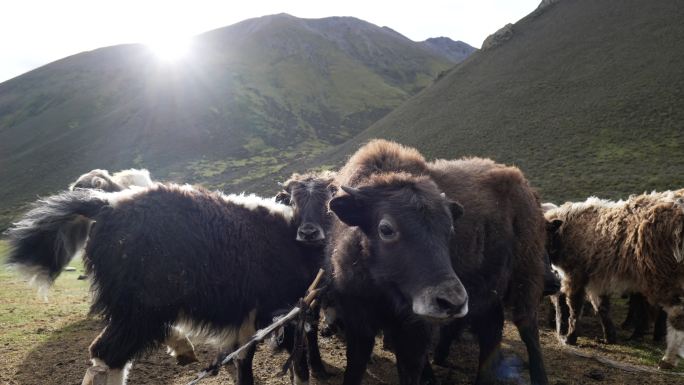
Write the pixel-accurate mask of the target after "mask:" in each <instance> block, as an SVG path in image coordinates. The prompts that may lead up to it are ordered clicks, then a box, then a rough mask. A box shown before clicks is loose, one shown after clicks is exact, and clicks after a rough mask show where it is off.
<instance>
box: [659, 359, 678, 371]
mask: <svg viewBox="0 0 684 385" xmlns="http://www.w3.org/2000/svg"><path fill="white" fill-rule="evenodd" d="M674 368H675V365H674V364H673V363H671V362H668V361H665V360H660V362H659V363H658V369H661V370H672V369H674Z"/></svg>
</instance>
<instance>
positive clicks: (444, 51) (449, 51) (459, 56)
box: [420, 36, 477, 63]
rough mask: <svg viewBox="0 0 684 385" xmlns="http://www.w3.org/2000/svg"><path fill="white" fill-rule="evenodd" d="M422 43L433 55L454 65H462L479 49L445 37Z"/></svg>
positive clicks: (433, 38) (430, 39)
mask: <svg viewBox="0 0 684 385" xmlns="http://www.w3.org/2000/svg"><path fill="white" fill-rule="evenodd" d="M420 43H421V44H422V45H423V46H425V47H426V48H427V49H429V50H430V51H432V52H433V53H435V54H437V55H442V56H445V57H447V58H449V59H450V60H451V61H452V62H453V63H460V62H462V61H463V60H465V59H466V58H467V57H468V56H470V55H471V54H472V53H473V52H475V51H477V48H475V47H472V46H471V45H469V44H468V43H464V42H462V41H460V40H459V41H453V40H451V39H449V38H448V37H444V36H442V37H432V38H429V39H427V40H425V41H422V42H420Z"/></svg>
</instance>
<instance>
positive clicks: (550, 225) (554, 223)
mask: <svg viewBox="0 0 684 385" xmlns="http://www.w3.org/2000/svg"><path fill="white" fill-rule="evenodd" d="M562 224H563V221H561V220H560V219H554V220H551V221H546V231H547V232H548V233H549V234H554V233H555V232H556V231H558V229H560V227H561V225H562Z"/></svg>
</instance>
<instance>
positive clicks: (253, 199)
mask: <svg viewBox="0 0 684 385" xmlns="http://www.w3.org/2000/svg"><path fill="white" fill-rule="evenodd" d="M223 199H225V200H226V202H230V203H234V204H236V205H240V206H242V207H244V208H246V209H249V210H252V211H254V210H256V209H257V208H259V207H262V208H265V209H266V210H268V211H269V212H270V213H271V214H273V215H278V216H281V217H283V218H285V220H287V221H288V222H289V221H291V220H292V217H293V215H294V214H293V211H292V207H290V206H288V205H284V204H281V203H278V202H276V201H275V198H262V197H260V196H258V195H254V194H249V195H246V194H245V193H242V194H230V195H223Z"/></svg>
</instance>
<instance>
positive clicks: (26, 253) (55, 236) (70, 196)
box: [6, 189, 108, 288]
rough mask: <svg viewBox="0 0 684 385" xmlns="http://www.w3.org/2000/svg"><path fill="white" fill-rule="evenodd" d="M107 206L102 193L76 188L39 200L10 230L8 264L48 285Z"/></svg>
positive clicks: (83, 240) (76, 251)
mask: <svg viewBox="0 0 684 385" xmlns="http://www.w3.org/2000/svg"><path fill="white" fill-rule="evenodd" d="M106 205H108V201H107V199H106V197H105V195H104V194H103V193H102V192H99V191H94V190H86V189H76V190H75V191H67V192H63V193H61V194H57V195H53V196H50V197H47V198H44V199H40V200H38V201H37V202H35V203H34V204H33V208H32V209H31V210H30V211H29V212H27V213H26V214H24V215H23V217H22V218H21V219H20V220H19V221H18V222H16V223H14V224H13V225H12V227H10V228H9V229H8V230H7V236H8V238H9V244H10V252H9V258H8V259H7V262H6V263H7V264H8V265H10V266H13V267H16V268H17V270H19V271H20V272H22V273H23V274H24V275H26V276H28V277H29V278H31V281H32V283H36V284H38V285H39V286H41V287H43V288H46V287H48V286H50V285H51V284H52V283H53V282H54V280H55V279H56V278H57V277H58V276H59V274H60V273H61V272H62V269H64V266H66V265H67V264H68V263H69V262H70V261H71V259H72V258H73V257H74V256H75V255H76V254H77V253H78V252H80V251H81V250H82V249H83V247H84V246H85V243H86V241H87V240H88V232H89V230H90V225H91V223H92V220H93V218H95V216H96V215H97V213H99V212H100V209H101V208H102V207H104V206H106Z"/></svg>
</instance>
